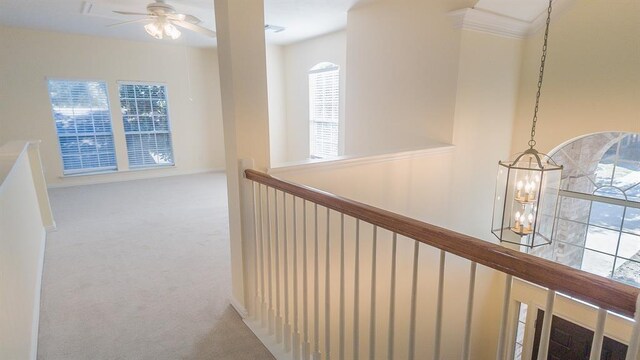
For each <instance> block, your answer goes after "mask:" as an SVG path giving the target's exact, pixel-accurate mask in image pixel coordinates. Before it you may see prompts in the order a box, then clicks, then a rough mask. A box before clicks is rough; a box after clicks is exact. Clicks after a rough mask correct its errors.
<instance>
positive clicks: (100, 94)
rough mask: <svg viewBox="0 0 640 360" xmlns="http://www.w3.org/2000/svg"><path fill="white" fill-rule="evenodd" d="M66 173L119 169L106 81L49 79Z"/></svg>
mask: <svg viewBox="0 0 640 360" xmlns="http://www.w3.org/2000/svg"><path fill="white" fill-rule="evenodd" d="M48 86H49V97H50V99H51V109H52V114H53V119H54V121H55V125H56V131H57V133H58V142H59V144H60V153H61V155H62V164H63V174H78V173H88V172H97V171H108V170H116V169H117V166H116V155H115V149H114V144H113V134H112V132H111V113H110V112H109V100H108V96H107V84H106V83H104V82H102V81H70V80H49V82H48Z"/></svg>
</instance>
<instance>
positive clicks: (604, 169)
mask: <svg viewBox="0 0 640 360" xmlns="http://www.w3.org/2000/svg"><path fill="white" fill-rule="evenodd" d="M550 155H551V156H552V158H553V159H554V160H555V161H556V162H557V163H559V164H563V165H564V170H563V175H562V187H561V191H560V199H559V206H558V212H557V214H556V222H555V229H554V233H555V236H554V242H553V244H552V245H551V246H547V247H541V248H538V249H535V250H533V251H532V252H533V253H534V254H536V255H539V256H542V257H545V258H548V259H552V260H554V261H556V262H559V263H563V264H565V265H569V266H572V267H575V268H579V269H583V270H585V271H588V272H591V273H594V274H598V275H601V276H605V277H611V278H613V279H616V280H619V281H622V282H625V283H628V284H630V285H633V286H638V287H640V134H633V133H619V132H608V133H598V134H592V135H588V136H584V137H581V138H578V139H575V140H572V141H570V142H569V143H567V144H565V145H562V146H560V147H559V148H557V149H556V150H554V151H553V152H552V153H551V154H550Z"/></svg>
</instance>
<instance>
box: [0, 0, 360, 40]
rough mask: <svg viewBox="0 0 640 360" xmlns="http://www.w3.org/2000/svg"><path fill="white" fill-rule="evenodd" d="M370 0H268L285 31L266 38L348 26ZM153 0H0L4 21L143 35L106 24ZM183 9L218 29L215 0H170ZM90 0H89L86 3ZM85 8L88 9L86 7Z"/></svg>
mask: <svg viewBox="0 0 640 360" xmlns="http://www.w3.org/2000/svg"><path fill="white" fill-rule="evenodd" d="M364 1H370V0H265V23H266V24H271V25H278V26H283V27H285V28H286V30H285V31H282V32H279V33H273V32H267V33H266V39H267V42H268V43H274V44H288V43H293V42H296V41H300V40H303V39H307V38H310V37H314V36H318V35H322V34H326V33H330V32H333V31H337V30H340V29H343V28H345V26H346V24H347V11H348V10H349V9H350V8H351V7H352V6H353V5H355V3H357V2H364ZM150 2H153V0H87V1H83V0H55V1H54V0H0V24H2V25H7V26H14V27H26V28H35V29H41V30H53V31H62V32H70V33H79V34H86V35H97V36H107V37H116V38H125V39H132V40H142V41H162V40H156V39H153V38H151V37H150V36H149V35H147V34H146V33H145V32H144V30H143V29H142V25H141V24H139V23H138V24H127V25H122V26H117V27H107V25H110V24H114V23H118V22H122V21H127V20H131V19H135V18H133V17H130V16H124V15H119V14H115V13H113V10H121V11H131V12H146V6H147V4H148V3H150ZM167 2H168V3H169V4H170V5H172V6H174V7H175V9H176V11H177V12H179V13H185V14H191V15H194V16H196V17H198V18H200V20H202V23H201V24H200V25H202V26H204V27H206V28H209V29H212V30H215V22H214V12H213V0H167ZM85 3H86V4H85ZM83 9H89V10H88V11H85V13H83ZM176 42H177V43H179V44H183V45H191V46H200V47H207V46H215V45H216V42H215V39H211V38H207V37H206V36H203V35H200V34H195V33H192V32H191V31H186V30H185V31H182V36H181V37H180V39H178V40H176Z"/></svg>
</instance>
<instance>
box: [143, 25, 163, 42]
mask: <svg viewBox="0 0 640 360" xmlns="http://www.w3.org/2000/svg"><path fill="white" fill-rule="evenodd" d="M158 25H159V24H158V23H157V22H155V21H154V22H152V23H149V24H147V25H145V26H144V30H145V31H146V32H147V34H149V35H151V36H153V37H154V38H156V39H159V40H162V37H163V34H162V28H161V27H160V26H158Z"/></svg>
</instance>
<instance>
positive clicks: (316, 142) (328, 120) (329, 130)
mask: <svg viewBox="0 0 640 360" xmlns="http://www.w3.org/2000/svg"><path fill="white" fill-rule="evenodd" d="M309 118H310V124H309V125H310V126H309V128H310V134H309V135H310V141H309V143H310V155H311V158H330V157H335V156H338V142H339V138H340V68H339V67H338V66H337V65H335V64H331V63H321V64H318V65H316V66H314V67H313V68H312V69H311V71H309Z"/></svg>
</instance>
